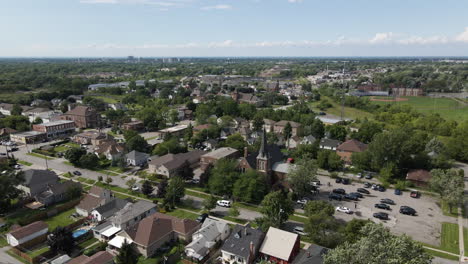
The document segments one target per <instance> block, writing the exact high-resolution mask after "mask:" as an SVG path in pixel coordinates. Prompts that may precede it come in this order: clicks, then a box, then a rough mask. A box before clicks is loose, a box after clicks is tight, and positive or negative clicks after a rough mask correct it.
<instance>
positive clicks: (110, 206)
mask: <svg viewBox="0 0 468 264" xmlns="http://www.w3.org/2000/svg"><path fill="white" fill-rule="evenodd" d="M129 203H131V202H129V201H127V200H124V199H120V198H117V197H116V198H114V199H112V200H110V201H109V202H108V203H105V204H103V205H101V206H99V207H96V208H95V209H94V210H92V211H91V218H92V220H93V221H94V222H98V223H100V222H102V221H104V220H106V219H108V218H110V217H111V216H113V215H114V214H115V213H117V212H118V211H120V210H122V209H123V208H124V207H125V206H126V205H127V204H129Z"/></svg>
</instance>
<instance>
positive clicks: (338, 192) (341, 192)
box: [332, 188, 346, 194]
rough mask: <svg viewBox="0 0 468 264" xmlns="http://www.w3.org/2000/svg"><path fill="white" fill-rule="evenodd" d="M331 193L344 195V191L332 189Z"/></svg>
mask: <svg viewBox="0 0 468 264" xmlns="http://www.w3.org/2000/svg"><path fill="white" fill-rule="evenodd" d="M332 192H333V193H337V194H346V191H345V190H344V189H341V188H339V189H333V191H332Z"/></svg>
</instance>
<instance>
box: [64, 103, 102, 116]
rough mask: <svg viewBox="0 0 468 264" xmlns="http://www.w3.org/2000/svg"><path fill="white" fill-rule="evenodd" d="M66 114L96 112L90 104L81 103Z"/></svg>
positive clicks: (82, 114) (78, 114)
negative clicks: (83, 104)
mask: <svg viewBox="0 0 468 264" xmlns="http://www.w3.org/2000/svg"><path fill="white" fill-rule="evenodd" d="M65 114H66V115H75V116H89V115H92V114H95V112H94V110H93V109H91V108H90V107H88V106H82V105H79V106H77V107H75V108H73V109H72V110H70V111H68V112H66V113H65Z"/></svg>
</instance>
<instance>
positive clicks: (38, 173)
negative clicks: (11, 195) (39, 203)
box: [17, 170, 59, 197]
mask: <svg viewBox="0 0 468 264" xmlns="http://www.w3.org/2000/svg"><path fill="white" fill-rule="evenodd" d="M58 181H59V177H58V176H57V174H56V173H55V172H53V171H50V170H26V171H24V182H23V183H21V184H20V185H18V186H17V188H18V189H20V190H22V191H23V192H24V193H25V194H26V196H29V197H36V196H37V195H39V194H40V193H42V192H45V191H47V189H48V188H49V186H52V185H55V184H57V183H58Z"/></svg>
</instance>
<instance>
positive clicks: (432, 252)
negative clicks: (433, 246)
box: [424, 248, 458, 260]
mask: <svg viewBox="0 0 468 264" xmlns="http://www.w3.org/2000/svg"><path fill="white" fill-rule="evenodd" d="M424 251H426V252H427V253H428V254H429V255H431V256H435V257H439V258H444V259H449V260H458V257H455V256H453V255H449V254H446V253H442V252H439V251H434V250H430V249H428V248H424Z"/></svg>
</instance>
